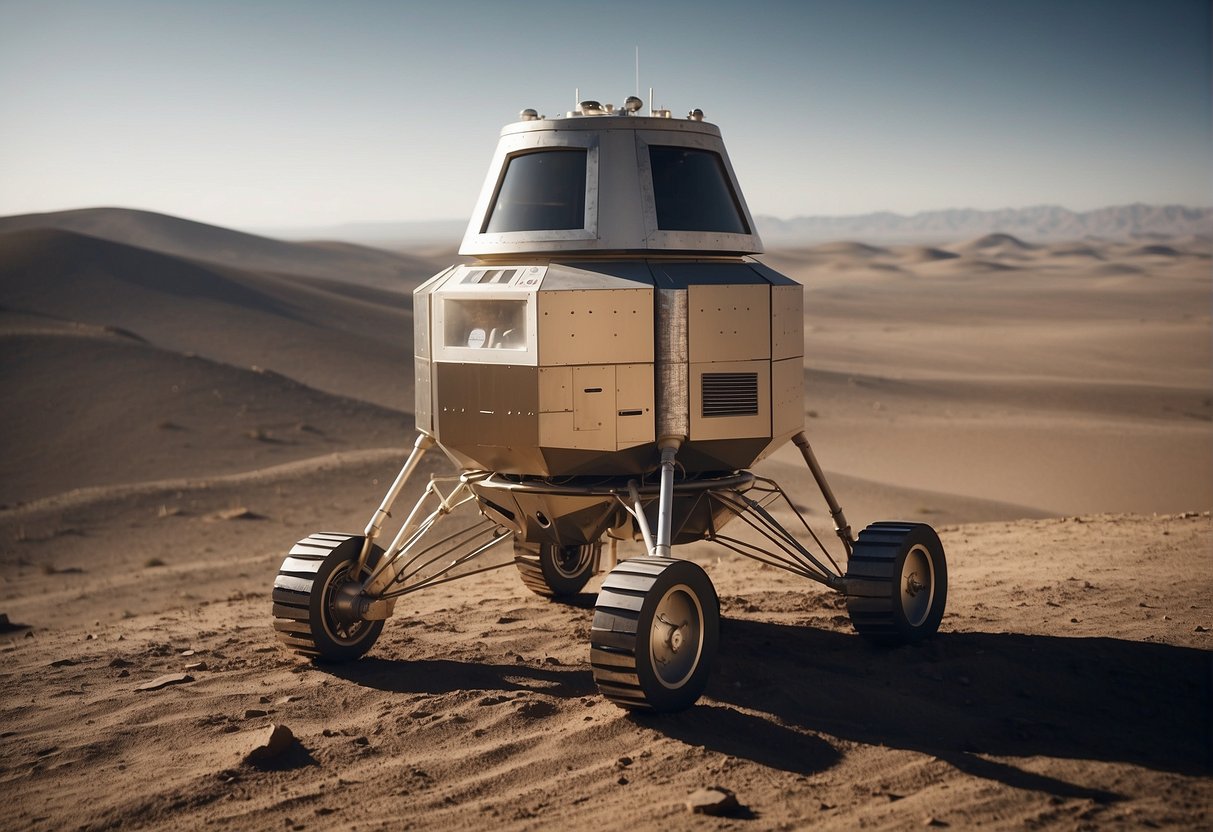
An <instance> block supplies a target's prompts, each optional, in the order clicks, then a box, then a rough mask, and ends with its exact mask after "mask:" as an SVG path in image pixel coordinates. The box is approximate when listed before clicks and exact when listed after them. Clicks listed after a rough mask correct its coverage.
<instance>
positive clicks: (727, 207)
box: [649, 145, 750, 234]
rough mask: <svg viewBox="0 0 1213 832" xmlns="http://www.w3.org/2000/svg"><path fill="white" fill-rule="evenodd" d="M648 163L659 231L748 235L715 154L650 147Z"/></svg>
mask: <svg viewBox="0 0 1213 832" xmlns="http://www.w3.org/2000/svg"><path fill="white" fill-rule="evenodd" d="M649 162H650V167H651V168H652V171H653V197H654V199H655V200H656V202H657V227H658V228H659V229H661V230H662V231H714V232H722V233H725V234H749V233H750V229H749V226H747V225H746V221H745V219H744V218H743V217H742V214H741V208H740V206H739V204H738V202H737V197H736V196H735V195H734V193H733V189H732V187H731V186H730V185H729V177H728V175H727V174H726V173H725V169H724V163H723V162H722V161H721V159H720V155H719V154H717V153H713V152H712V151H710V150H698V149H696V148H692V147H670V146H664V145H650V146H649Z"/></svg>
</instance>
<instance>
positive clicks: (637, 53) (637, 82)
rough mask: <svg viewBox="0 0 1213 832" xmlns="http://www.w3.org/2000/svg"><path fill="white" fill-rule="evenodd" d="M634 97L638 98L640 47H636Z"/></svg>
mask: <svg viewBox="0 0 1213 832" xmlns="http://www.w3.org/2000/svg"><path fill="white" fill-rule="evenodd" d="M636 97H637V98H639V97H640V46H639V44H638V45H637V46H636Z"/></svg>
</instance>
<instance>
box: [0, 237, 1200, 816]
mask: <svg viewBox="0 0 1213 832" xmlns="http://www.w3.org/2000/svg"><path fill="white" fill-rule="evenodd" d="M97 227H98V228H104V227H105V226H104V224H101V225H99V226H97ZM97 233H100V232H97ZM65 235H67V232H64V231H53V232H43V231H24V232H14V233H13V234H4V235H0V255H2V256H0V307H2V309H0V343H3V345H4V347H3V350H2V351H0V382H2V383H3V389H4V395H5V402H6V406H5V408H4V411H3V413H2V415H0V419H3V425H2V428H3V429H2V430H0V436H3V443H4V447H3V451H4V453H3V454H2V455H0V468H2V470H3V480H2V482H3V488H4V493H3V496H2V497H0V502H3V503H4V504H5V506H4V507H3V508H2V509H0V565H2V566H3V570H2V574H3V580H2V582H0V613H3V614H5V615H6V616H7V617H8V619H9V620H10V621H11V622H16V623H19V624H26V625H30V626H29V627H28V628H25V627H22V628H15V629H7V630H5V631H3V632H0V784H2V786H3V791H4V794H5V795H6V798H7V801H8V804H9V805H8V806H7V807H6V812H5V822H4V824H3V826H4V827H5V828H14V829H47V830H50V829H63V828H83V829H103V828H118V827H122V828H165V829H167V828H206V827H216V828H288V829H332V828H339V829H399V828H416V829H483V828H504V829H533V828H576V829H590V828H595V829H597V828H601V829H636V828H640V829H643V828H708V829H780V828H786V829H799V828H806V827H809V826H812V827H815V828H816V827H821V828H830V829H854V828H861V827H862V828H878V829H883V828H890V829H892V828H923V827H927V828H931V827H944V826H950V827H952V828H970V827H973V826H978V825H980V826H983V827H989V828H1007V829H1012V828H1014V829H1019V828H1025V827H1027V828H1057V829H1086V828H1092V829H1094V828H1100V829H1104V828H1126V829H1129V828H1132V829H1137V828H1142V827H1162V828H1185V829H1186V828H1202V827H1205V828H1207V827H1209V826H1211V825H1213V785H1211V782H1213V781H1210V778H1209V773H1210V749H1211V741H1213V740H1211V737H1213V735H1211V728H1210V711H1211V705H1210V702H1211V700H1210V686H1211V684H1213V665H1211V663H1210V641H1209V639H1210V638H1213V633H1210V629H1211V628H1213V600H1211V599H1213V591H1211V590H1213V558H1211V557H1210V552H1211V551H1213V529H1211V523H1210V518H1209V514H1208V510H1209V508H1210V504H1211V503H1213V422H1210V417H1211V414H1213V390H1211V389H1210V377H1209V373H1210V366H1211V360H1210V350H1211V346H1213V344H1211V340H1210V333H1211V331H1213V327H1211V326H1210V316H1209V308H1208V292H1209V286H1210V273H1209V269H1210V259H1209V256H1208V249H1209V246H1208V242H1207V240H1202V239H1192V240H1187V241H1172V242H1171V243H1170V244H1169V245H1168V246H1166V247H1165V248H1166V251H1162V250H1161V249H1160V248H1158V247H1154V248H1149V249H1143V246H1142V245H1141V244H1137V245H1133V244H1115V243H1090V242H1084V243H1082V244H1075V245H1073V246H1068V247H1067V246H1049V247H1029V246H1026V245H1022V244H1019V243H1018V242H1017V241H1008V240H1007V239H1003V238H991V239H983V240H980V241H969V242H967V243H964V242H961V243H957V244H955V245H952V246H947V247H944V248H941V249H939V250H929V249H922V248H910V247H905V248H897V249H878V248H875V247H863V246H858V245H855V244H836V245H831V246H818V247H815V248H812V249H802V250H796V251H785V252H778V253H775V254H773V255H772V256H770V257H768V258H766V259H767V261H768V262H770V263H771V264H772V265H773V266H775V267H776V268H779V269H781V270H784V271H785V272H787V273H789V274H791V275H792V276H794V277H796V278H798V279H800V280H801V281H802V282H805V283H806V284H807V286H808V288H807V290H806V303H805V306H806V324H807V328H808V332H807V335H806V345H807V351H808V353H809V355H808V357H807V358H806V388H807V394H806V402H805V403H806V425H807V427H808V428H809V431H810V435H811V436H812V437H813V439H814V441H815V444H816V446H817V450H818V453H819V456H820V457H821V459H822V461H823V463H824V464H825V466H826V468H827V469H828V470H829V471H831V472H837V473H832V479H833V481H834V486H835V490H836V491H837V492H838V493H839V495H840V497H841V498H842V499H843V502H844V505H846V507H847V510H848V515H849V516H850V519H851V520H852V522H853V523H855V524H856V525H857V526H862V525H864V524H865V523H867V522H871V521H874V520H879V519H892V518H908V519H915V520H923V521H926V522H931V523H933V524H934V525H936V526H937V527H938V528H939V529H940V530H941V536H942V539H943V542H944V545H945V547H946V548H947V551H948V557H949V570H950V577H951V588H950V595H949V605H948V610H949V611H948V614H947V616H946V617H945V618H944V621H943V625H942V628H941V633H940V635H939V637H938V638H936V639H935V640H933V641H931V642H929V643H926V644H923V645H921V646H917V647H911V648H901V649H896V650H891V651H890V650H879V649H876V648H873V647H870V646H868V645H866V644H865V643H864V642H863V641H862V640H860V639H859V638H858V637H857V636H856V635H855V634H854V633H853V631H852V630H851V628H850V625H849V623H848V620H847V618H846V612H845V607H844V605H842V604H841V602H840V599H839V598H838V597H836V596H834V595H832V594H831V593H829V592H827V591H825V590H823V589H821V588H820V587H818V586H817V585H816V584H811V583H807V582H805V581H804V580H803V579H801V578H797V577H795V576H792V575H789V574H787V573H783V572H780V571H777V570H773V569H768V568H763V567H760V566H759V565H757V564H755V563H752V562H750V561H748V560H744V559H741V558H739V557H737V556H736V555H733V554H730V553H727V552H724V551H723V550H719V549H716V548H714V547H712V546H710V545H706V544H701V545H697V546H694V547H686V548H685V549H684V551H683V552H682V554H683V555H684V556H688V557H691V558H693V559H694V560H696V561H698V562H699V563H701V564H702V565H703V566H704V567H705V569H707V571H708V573H709V575H710V576H711V578H712V580H713V582H714V584H715V585H716V587H717V589H718V591H719V593H720V596H721V600H722V612H723V616H724V621H723V624H722V641H721V651H720V657H719V660H718V664H717V666H716V669H715V672H714V675H713V677H712V681H711V683H710V685H709V688H708V692H707V695H706V696H705V698H704V699H702V700H701V702H700V704H699V705H698V706H697V707H695V708H694V709H692V710H690V711H687V712H685V713H682V714H678V715H675V716H666V717H661V718H653V717H638V716H633V715H629V714H627V713H625V712H624V711H622V710H620V709H618V708H616V707H615V706H613V705H611V704H609V703H607V702H605V701H604V700H602V699H601V698H600V697H599V696H598V694H597V692H596V690H595V689H594V683H593V680H592V678H591V675H590V671H589V668H588V664H587V652H588V647H587V640H588V631H589V620H590V617H591V609H592V606H593V598H594V596H593V594H592V591H593V590H594V589H595V588H596V586H597V581H595V582H593V583H591V585H590V587H588V588H587V589H588V591H587V592H586V593H584V594H582V595H581V596H579V597H578V598H577V599H576V601H575V603H571V604H555V603H551V602H548V601H545V600H543V599H541V598H539V597H537V596H534V595H531V594H529V593H528V592H527V591H526V590H525V589H524V588H523V586H522V584H521V581H520V580H519V579H518V576H517V574H516V573H515V571H514V568H513V566H512V565H511V564H508V563H505V564H504V568H502V569H501V570H498V571H493V572H489V573H487V574H484V575H481V576H477V577H473V578H470V579H467V580H466V581H464V582H461V583H455V584H451V585H449V586H448V587H445V588H441V589H437V590H433V591H430V592H426V593H420V594H417V595H414V596H410V597H409V598H407V599H406V600H405V601H402V602H401V605H400V606H399V607H398V610H397V615H396V616H395V617H394V618H393V619H392V620H391V621H390V622H388V624H387V627H386V629H385V631H384V634H383V636H382V637H381V639H380V641H379V643H378V644H377V645H376V647H375V648H374V649H373V650H372V651H371V653H370V655H369V656H368V657H367V658H365V659H364V660H362V661H360V662H357V663H354V664H352V665H347V666H344V667H316V666H313V665H311V664H308V663H305V662H302V661H299V660H297V659H296V658H294V657H293V656H291V655H290V654H288V653H285V652H284V651H282V650H281V649H280V648H279V647H278V646H277V645H276V643H275V641H274V638H273V633H272V631H271V629H270V627H269V587H270V585H271V583H272V579H273V575H274V573H275V571H276V569H277V566H278V564H279V562H280V561H281V558H282V556H283V554H284V552H285V551H286V549H287V548H289V546H290V545H291V543H292V542H293V541H294V540H296V539H298V538H301V537H303V536H305V535H306V534H308V533H309V532H311V531H316V530H333V531H356V530H358V529H360V528H361V527H362V526H363V525H364V524H365V522H366V520H367V519H368V517H369V513H370V511H371V510H372V509H373V508H374V505H375V504H376V503H377V502H378V499H379V497H380V496H381V494H382V492H383V491H384V489H385V488H386V486H387V484H388V483H389V482H390V480H391V478H392V477H393V476H394V475H395V472H396V470H397V468H398V466H399V464H400V461H401V460H402V458H403V455H404V453H405V448H406V447H407V444H408V443H409V442H410V440H411V438H410V437H409V435H408V426H409V424H410V422H411V416H410V414H409V413H408V405H409V401H410V399H411V390H410V389H409V387H408V384H409V379H410V377H411V376H410V374H409V373H408V366H407V362H408V358H409V354H410V350H409V344H410V343H411V332H410V330H411V319H410V317H409V315H410V310H409V306H408V303H407V297H404V298H403V299H401V298H398V297H394V296H392V295H390V294H389V293H385V292H383V291H382V290H381V289H376V288H368V287H367V286H366V285H365V284H366V283H372V282H374V283H377V284H382V282H383V281H382V280H381V278H382V274H378V273H377V274H376V275H375V276H372V277H373V279H372V277H367V279H366V280H365V281H364V285H357V284H356V283H355V284H350V283H343V282H340V281H334V280H329V279H325V278H323V277H307V278H293V277H291V276H289V275H284V274H279V273H269V272H254V271H248V270H241V269H240V268H239V267H238V266H237V265H233V263H239V262H240V261H239V260H238V259H233V257H234V255H232V253H231V252H228V257H227V259H226V260H225V262H224V264H223V265H215V264H208V263H207V262H206V261H205V259H204V258H202V255H201V253H197V254H195V253H192V252H191V251H189V250H188V246H187V247H186V248H185V249H184V250H174V252H171V253H167V254H166V253H164V252H157V253H152V252H147V251H145V250H144V249H141V248H137V247H135V246H127V245H126V243H127V242H133V241H134V240H123V239H116V241H97V240H94V239H93V238H90V237H81V236H70V235H67V236H65ZM182 239H184V242H182ZM174 240H175V242H174V245H177V246H178V248H179V249H180V247H181V246H185V244H186V243H188V242H189V240H188V235H187V237H186V238H174ZM122 246H125V248H123V247H122ZM330 251H331V252H332V255H331V256H332V257H336V258H339V257H340V256H342V251H341V249H340V248H331V249H330ZM941 251H943V252H944V254H942V255H941V254H940V253H939V252H941ZM1167 252H1170V253H1167ZM273 253H274V256H275V257H279V258H280V259H279V260H278V261H275V262H289V258H288V255H290V254H291V252H288V251H286V250H275V251H274V252H273ZM357 254H358V258H362V259H365V258H366V257H367V255H366V254H365V252H357ZM948 255H954V256H948ZM190 256H192V257H194V258H195V259H188V260H187V259H185V258H186V257H190ZM385 256H386V255H385ZM282 258H287V259H282ZM383 259H384V258H380V259H379V260H376V263H377V265H376V268H381V267H383V262H381V261H383ZM418 259H419V258H414V259H411V260H407V261H404V260H402V262H408V263H415V262H416V261H417V260H418ZM386 262H389V264H390V263H391V262H392V261H386ZM349 267H350V268H352V269H353V268H357V260H354V261H350V265H349ZM393 267H394V266H393ZM410 275H411V276H410V277H409V278H408V281H412V282H413V284H414V285H415V282H416V280H420V279H422V278H423V277H424V276H425V275H424V274H421V275H416V274H412V273H410ZM98 282H99V283H100V285H102V286H103V288H104V291H103V292H100V294H98V293H97V292H98V290H97V285H98ZM406 283H407V281H406ZM406 288H407V286H406ZM90 293H93V294H90ZM360 321H365V322H366V324H367V326H360V325H359V322H360ZM372 325H374V326H372ZM343 345H348V350H347V349H343ZM402 362H403V366H401V363H402ZM254 365H255V366H256V368H257V369H255V370H254V369H252V367H254ZM368 379H374V382H373V383H369V382H368ZM760 470H761V471H762V472H763V473H765V474H767V475H769V476H772V477H774V478H776V479H778V480H779V481H780V482H781V483H783V484H784V485H785V487H787V489H788V490H789V492H791V493H792V494H793V496H794V498H795V499H796V501H797V502H798V503H800V504H803V505H805V506H806V507H808V508H809V509H810V512H809V517H810V519H811V520H812V521H813V522H814V523H815V525H816V526H817V527H818V528H819V530H820V531H825V530H827V529H828V523H825V522H822V520H823V512H822V510H821V507H820V506H819V500H817V499H816V498H815V497H814V496H813V492H812V489H811V487H810V483H809V481H808V477H807V476H806V474H805V473H804V471H803V466H802V465H800V464H799V463H798V460H797V457H796V455H795V454H794V453H786V452H781V453H779V454H776V456H775V457H773V458H772V459H770V460H768V461H766V462H764V463H763V464H762V466H761V467H760ZM445 471H446V469H445V467H444V463H442V462H441V461H439V460H436V459H431V460H429V461H427V463H426V464H425V466H424V468H423V470H422V473H423V474H429V473H435V474H441V473H444V472H445ZM629 554H630V553H629ZM497 560H499V561H502V562H504V561H505V557H504V556H498V558H497ZM199 665H201V666H199ZM175 674H185V675H187V676H188V677H189V678H190V680H189V681H185V680H179V681H177V682H176V683H173V684H164V686H162V687H159V688H158V689H155V690H137V688H138V687H139V686H140V685H141V684H144V683H146V682H150V681H152V680H155V679H158V678H159V677H163V676H170V675H175ZM271 724H278V725H286V726H287V727H288V728H289V729H290V730H291V732H292V733H293V735H294V736H295V738H296V740H297V744H296V745H293V746H292V747H291V748H290V749H289V750H288V751H287V752H286V753H285V754H283V755H281V756H279V757H276V758H274V761H273V762H271V763H268V764H267V763H264V762H263V763H261V764H258V765H254V764H252V763H248V762H245V757H246V755H247V754H248V753H249V752H251V751H252V750H253V749H254V748H255V747H257V746H258V745H260V744H262V743H263V742H265V741H266V738H267V736H268V727H269V726H270V725H271ZM711 786H721V787H723V788H726V789H729V790H731V791H733V792H735V793H736V795H737V799H738V801H739V802H740V804H741V806H742V808H741V809H740V810H739V811H738V812H736V813H735V814H734V815H733V816H732V817H726V818H713V817H706V816H700V815H691V814H690V813H689V812H688V810H687V808H686V805H685V802H686V800H687V798H688V797H689V796H690V795H691V794H692V793H694V792H696V791H697V790H699V789H701V788H705V787H711Z"/></svg>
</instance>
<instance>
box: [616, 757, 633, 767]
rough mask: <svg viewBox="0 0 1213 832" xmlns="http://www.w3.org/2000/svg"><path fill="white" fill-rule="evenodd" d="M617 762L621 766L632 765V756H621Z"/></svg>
mask: <svg viewBox="0 0 1213 832" xmlns="http://www.w3.org/2000/svg"><path fill="white" fill-rule="evenodd" d="M615 764H616V765H617V766H619V767H620V768H627V767H628V766H630V765H631V764H632V758H631V757H626V756H625V757H620V758H619V759H618V760H616V761H615Z"/></svg>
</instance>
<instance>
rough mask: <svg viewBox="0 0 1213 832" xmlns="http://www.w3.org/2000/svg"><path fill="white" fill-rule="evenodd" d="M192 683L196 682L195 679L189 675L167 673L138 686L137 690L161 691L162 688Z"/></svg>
mask: <svg viewBox="0 0 1213 832" xmlns="http://www.w3.org/2000/svg"><path fill="white" fill-rule="evenodd" d="M192 681H194V677H193V676H191V675H189V674H188V673H166V674H165V675H163V676H157V677H156V678H155V679H152V680H151V681H150V682H144V683H143V684H142V685H136V686H135V690H160V688H164V687H168V686H169V685H182V684H185V683H186V682H192Z"/></svg>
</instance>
